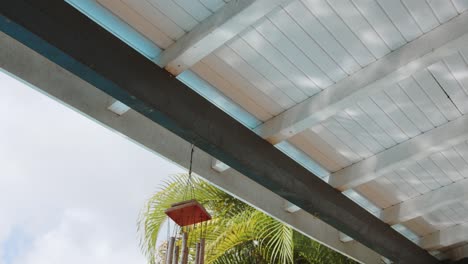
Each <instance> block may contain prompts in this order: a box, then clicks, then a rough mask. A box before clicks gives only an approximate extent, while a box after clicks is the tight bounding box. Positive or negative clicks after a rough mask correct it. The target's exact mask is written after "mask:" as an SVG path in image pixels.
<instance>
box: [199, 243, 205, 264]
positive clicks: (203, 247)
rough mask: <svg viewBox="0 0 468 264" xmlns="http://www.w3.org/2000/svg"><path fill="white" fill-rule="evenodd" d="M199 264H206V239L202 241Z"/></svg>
mask: <svg viewBox="0 0 468 264" xmlns="http://www.w3.org/2000/svg"><path fill="white" fill-rule="evenodd" d="M198 264H205V238H202V239H200V258H199V260H198Z"/></svg>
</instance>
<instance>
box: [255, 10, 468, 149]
mask: <svg viewBox="0 0 468 264" xmlns="http://www.w3.org/2000/svg"><path fill="white" fill-rule="evenodd" d="M466 25H468V13H464V14H462V15H459V16H458V17H456V18H454V19H452V20H450V21H449V22H447V23H445V24H443V25H441V26H439V27H437V28H435V29H434V30H432V31H430V32H428V33H426V34H424V35H422V36H421V37H420V38H418V39H416V40H414V41H412V42H410V43H408V44H406V45H405V46H403V47H401V48H399V49H398V50H396V51H393V52H391V53H389V54H388V55H386V56H384V57H383V58H381V59H379V60H378V61H376V62H374V63H372V64H370V65H369V66H367V67H365V68H363V69H362V70H360V71H359V72H357V73H355V74H353V75H351V76H349V77H347V78H345V79H343V80H342V81H340V82H338V83H336V84H334V85H332V86H330V87H328V88H326V89H325V90H323V91H322V92H320V93H318V94H316V95H314V96H312V97H310V98H309V99H307V100H305V101H304V102H302V103H300V104H298V105H296V106H294V107H292V108H290V109H289V110H287V111H285V112H283V113H281V114H280V115H278V116H276V117H273V118H272V119H270V120H268V121H267V122H265V123H263V124H262V125H260V126H259V127H257V128H256V129H255V131H256V132H257V133H258V134H259V135H260V136H261V137H263V138H265V139H267V140H268V141H269V142H271V143H273V144H276V143H278V142H280V141H282V140H285V139H287V138H290V137H292V136H294V135H295V134H298V133H300V132H302V131H304V130H305V129H307V128H310V127H312V126H314V125H315V124H317V123H319V122H321V121H324V120H326V119H327V118H329V117H331V116H333V115H334V114H336V113H337V112H339V111H341V110H343V109H346V108H348V107H350V106H352V105H354V104H355V103H356V101H359V100H361V99H363V98H366V97H368V96H369V95H371V94H373V93H376V92H378V91H381V90H383V89H384V88H386V87H388V86H389V85H392V84H394V83H395V82H398V81H401V80H403V79H405V78H408V77H409V76H411V75H412V74H414V73H416V72H417V71H419V70H422V69H424V68H426V67H428V66H430V65H431V64H433V63H435V62H437V61H439V60H441V59H442V58H444V57H446V56H448V55H450V54H452V53H455V52H457V50H459V49H460V48H463V47H465V46H466V45H467V43H468V34H467V33H468V27H467V26H466Z"/></svg>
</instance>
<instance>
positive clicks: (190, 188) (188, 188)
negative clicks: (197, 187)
mask: <svg viewBox="0 0 468 264" xmlns="http://www.w3.org/2000/svg"><path fill="white" fill-rule="evenodd" d="M194 151H195V145H194V144H192V146H191V149H190V164H189V173H188V174H189V175H188V178H187V183H186V186H185V190H184V196H183V197H184V200H185V199H187V193H188V192H190V194H189V195H190V198H191V199H193V198H194V186H193V183H192V167H193V153H194Z"/></svg>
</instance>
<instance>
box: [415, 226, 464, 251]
mask: <svg viewBox="0 0 468 264" xmlns="http://www.w3.org/2000/svg"><path fill="white" fill-rule="evenodd" d="M461 242H468V224H466V223H465V224H461V225H455V226H451V227H449V228H447V229H443V230H440V231H437V232H434V233H432V234H430V235H427V236H425V237H423V238H421V239H420V240H419V245H420V246H421V247H422V248H424V249H426V250H437V249H443V248H445V247H448V246H451V245H454V244H458V243H461Z"/></svg>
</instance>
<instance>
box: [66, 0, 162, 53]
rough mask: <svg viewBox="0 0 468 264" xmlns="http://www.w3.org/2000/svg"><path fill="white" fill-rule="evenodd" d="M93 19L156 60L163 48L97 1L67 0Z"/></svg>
mask: <svg viewBox="0 0 468 264" xmlns="http://www.w3.org/2000/svg"><path fill="white" fill-rule="evenodd" d="M65 2H67V3H69V4H70V5H72V6H73V7H75V8H76V9H78V10H79V11H80V12H81V13H83V14H85V15H86V16H87V17H89V18H90V19H91V20H93V21H94V22H96V23H97V24H99V25H100V26H101V27H103V28H105V29H107V31H109V32H110V33H112V34H114V35H115V36H117V37H118V38H120V39H121V40H122V41H123V42H125V43H127V45H129V46H130V47H133V48H134V49H136V50H137V51H138V52H140V53H141V54H143V55H144V56H146V57H147V58H149V59H150V60H153V61H154V60H155V59H156V58H157V57H158V56H159V54H160V53H161V49H160V48H159V47H158V46H157V45H156V44H154V43H153V42H152V41H151V40H149V39H147V38H146V37H145V36H143V35H142V34H140V33H138V32H137V31H136V30H135V29H133V28H132V27H131V26H129V25H128V24H126V23H125V22H123V21H122V20H121V19H120V18H119V17H117V16H115V15H114V14H112V13H111V12H109V10H107V9H106V8H104V7H103V6H101V5H100V4H98V3H96V1H94V0H65Z"/></svg>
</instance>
